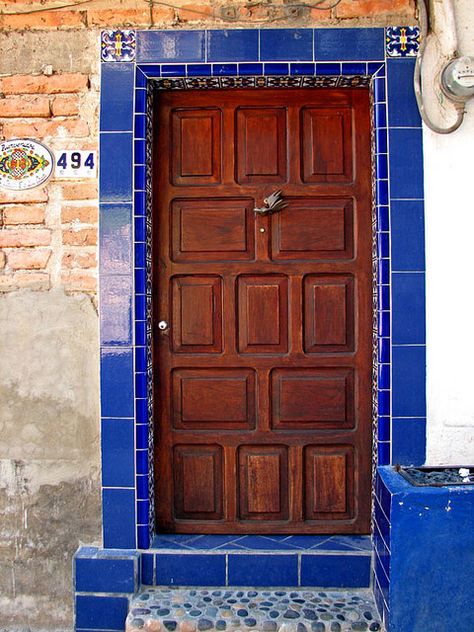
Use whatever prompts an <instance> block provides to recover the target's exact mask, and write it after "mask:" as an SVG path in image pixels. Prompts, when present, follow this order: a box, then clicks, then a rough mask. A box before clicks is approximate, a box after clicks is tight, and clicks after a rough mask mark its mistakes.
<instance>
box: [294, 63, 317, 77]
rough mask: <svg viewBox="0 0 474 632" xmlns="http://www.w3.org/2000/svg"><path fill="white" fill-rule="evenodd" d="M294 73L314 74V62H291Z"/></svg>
mask: <svg viewBox="0 0 474 632" xmlns="http://www.w3.org/2000/svg"><path fill="white" fill-rule="evenodd" d="M290 73H291V74H292V75H314V64H290Z"/></svg>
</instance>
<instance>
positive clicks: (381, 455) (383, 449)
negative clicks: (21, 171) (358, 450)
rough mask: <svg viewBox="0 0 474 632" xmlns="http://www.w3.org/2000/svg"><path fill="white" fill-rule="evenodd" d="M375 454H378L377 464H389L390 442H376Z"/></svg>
mask: <svg viewBox="0 0 474 632" xmlns="http://www.w3.org/2000/svg"><path fill="white" fill-rule="evenodd" d="M377 455H378V464H379V465H389V463H390V444H389V443H380V442H379V443H378V444H377Z"/></svg>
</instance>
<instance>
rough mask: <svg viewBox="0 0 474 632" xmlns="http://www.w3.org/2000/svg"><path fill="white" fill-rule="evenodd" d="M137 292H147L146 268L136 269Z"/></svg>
mask: <svg viewBox="0 0 474 632" xmlns="http://www.w3.org/2000/svg"><path fill="white" fill-rule="evenodd" d="M135 292H137V294H146V272H145V269H144V268H138V269H137V270H135Z"/></svg>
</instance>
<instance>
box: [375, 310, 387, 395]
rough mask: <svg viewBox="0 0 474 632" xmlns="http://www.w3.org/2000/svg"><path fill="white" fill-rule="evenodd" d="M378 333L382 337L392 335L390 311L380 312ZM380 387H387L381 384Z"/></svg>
mask: <svg viewBox="0 0 474 632" xmlns="http://www.w3.org/2000/svg"><path fill="white" fill-rule="evenodd" d="M377 334H378V335H379V336H380V337H381V338H389V337H390V313H389V312H378V331H377ZM379 387H380V388H385V387H382V386H380V384H379Z"/></svg>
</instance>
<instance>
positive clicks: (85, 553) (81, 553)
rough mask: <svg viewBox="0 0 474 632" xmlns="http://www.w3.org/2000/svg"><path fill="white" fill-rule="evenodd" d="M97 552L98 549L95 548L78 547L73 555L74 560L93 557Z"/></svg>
mask: <svg viewBox="0 0 474 632" xmlns="http://www.w3.org/2000/svg"><path fill="white" fill-rule="evenodd" d="M98 551H99V548H98V547H97V546H80V547H79V548H78V549H77V551H76V552H75V553H74V559H76V558H83V557H85V558H90V557H95V556H96V555H97V552H98Z"/></svg>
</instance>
